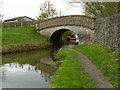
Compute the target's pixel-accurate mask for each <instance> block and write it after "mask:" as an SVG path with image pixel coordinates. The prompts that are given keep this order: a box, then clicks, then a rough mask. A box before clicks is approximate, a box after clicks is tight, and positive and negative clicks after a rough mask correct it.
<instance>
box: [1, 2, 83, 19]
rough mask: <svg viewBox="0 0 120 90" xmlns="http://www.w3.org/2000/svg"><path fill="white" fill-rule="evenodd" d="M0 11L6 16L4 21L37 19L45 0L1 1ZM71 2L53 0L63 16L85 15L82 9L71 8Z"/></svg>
mask: <svg viewBox="0 0 120 90" xmlns="http://www.w3.org/2000/svg"><path fill="white" fill-rule="evenodd" d="M0 1H1V2H2V5H0V9H1V10H0V11H2V14H4V19H9V18H13V17H18V16H28V17H31V18H34V19H36V17H37V16H38V15H39V12H40V11H39V7H40V5H41V3H43V2H44V1H45V0H0ZM69 1H70V0H51V2H52V3H53V4H54V7H55V8H56V9H57V11H58V12H60V11H61V12H62V15H75V14H79V15H81V14H83V13H82V11H83V9H82V7H80V6H79V7H75V8H74V7H71V6H70V5H68V2H69Z"/></svg>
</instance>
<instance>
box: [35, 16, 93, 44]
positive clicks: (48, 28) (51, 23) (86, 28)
mask: <svg viewBox="0 0 120 90" xmlns="http://www.w3.org/2000/svg"><path fill="white" fill-rule="evenodd" d="M93 29H94V18H91V17H87V16H80V15H71V16H62V17H56V18H52V19H48V20H45V21H43V22H41V23H39V24H38V27H37V32H38V33H41V34H42V35H45V36H46V37H48V38H50V40H52V41H59V40H60V37H61V35H62V34H63V33H64V32H65V31H68V30H70V31H73V32H75V33H76V34H78V36H79V40H80V41H81V42H85V41H86V40H87V41H89V38H90V37H91V36H92V34H93Z"/></svg>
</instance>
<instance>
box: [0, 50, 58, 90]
mask: <svg viewBox="0 0 120 90" xmlns="http://www.w3.org/2000/svg"><path fill="white" fill-rule="evenodd" d="M50 53H51V50H42V51H30V52H22V53H16V54H6V55H3V56H2V65H1V66H0V70H2V72H1V73H2V77H1V78H2V79H1V78H0V80H2V88H50V85H51V81H52V79H53V76H54V74H55V72H56V69H57V67H56V64H55V63H54V62H53V60H52V58H51V56H50Z"/></svg>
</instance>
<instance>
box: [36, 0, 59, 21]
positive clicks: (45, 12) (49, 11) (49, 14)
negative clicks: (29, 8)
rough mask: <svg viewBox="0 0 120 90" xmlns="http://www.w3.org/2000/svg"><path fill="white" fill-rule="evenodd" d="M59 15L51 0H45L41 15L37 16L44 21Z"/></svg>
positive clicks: (41, 7)
mask: <svg viewBox="0 0 120 90" xmlns="http://www.w3.org/2000/svg"><path fill="white" fill-rule="evenodd" d="M56 15H57V11H56V9H55V8H54V7H53V4H52V3H51V2H50V0H49V1H44V3H42V4H41V6H40V15H39V16H38V17H37V18H38V20H40V21H42V20H45V19H48V18H53V17H55V16H56Z"/></svg>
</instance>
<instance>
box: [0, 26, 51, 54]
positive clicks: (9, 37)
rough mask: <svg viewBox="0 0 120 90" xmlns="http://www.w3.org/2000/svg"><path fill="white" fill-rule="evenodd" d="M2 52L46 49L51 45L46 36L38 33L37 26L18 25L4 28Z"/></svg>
mask: <svg viewBox="0 0 120 90" xmlns="http://www.w3.org/2000/svg"><path fill="white" fill-rule="evenodd" d="M1 32H2V36H1V37H2V50H0V51H2V52H1V53H3V54H6V53H17V52H25V51H31V50H38V49H46V48H49V47H50V46H51V44H50V41H48V40H47V38H46V37H44V36H42V35H41V34H38V33H37V32H36V31H35V27H32V26H29V27H28V26H27V27H17V28H3V29H2V31H1Z"/></svg>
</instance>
